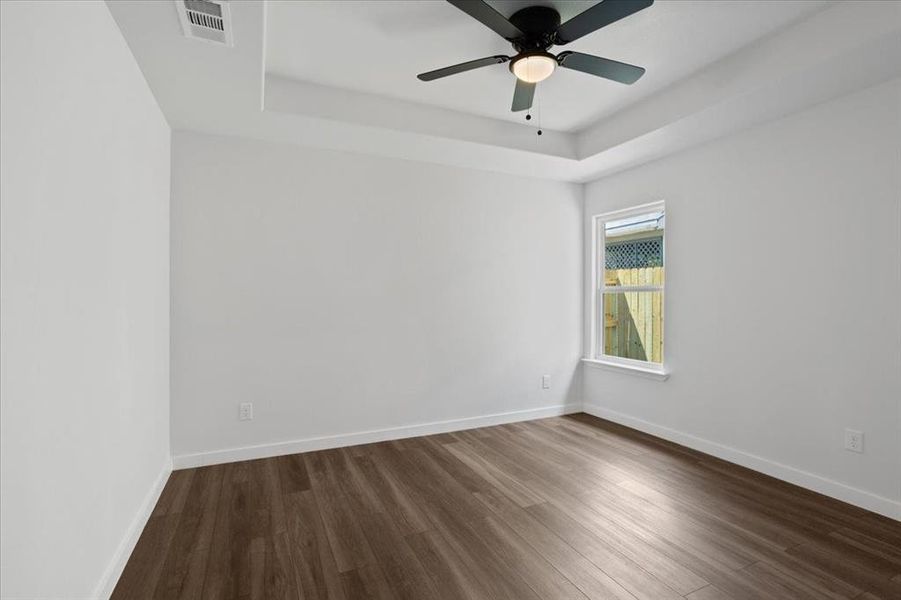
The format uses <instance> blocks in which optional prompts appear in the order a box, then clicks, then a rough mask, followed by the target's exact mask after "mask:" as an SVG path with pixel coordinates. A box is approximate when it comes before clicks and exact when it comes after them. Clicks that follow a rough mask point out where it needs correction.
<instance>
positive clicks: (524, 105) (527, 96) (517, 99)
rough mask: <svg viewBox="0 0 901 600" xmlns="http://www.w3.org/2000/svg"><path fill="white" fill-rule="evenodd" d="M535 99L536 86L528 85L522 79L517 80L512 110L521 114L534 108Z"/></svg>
mask: <svg viewBox="0 0 901 600" xmlns="http://www.w3.org/2000/svg"><path fill="white" fill-rule="evenodd" d="M534 97H535V84H534V83H526V82H525V81H523V80H522V79H519V78H517V79H516V88H515V89H514V90H513V106H511V107H510V110H512V111H513V112H519V111H521V110H529V109H530V108H532V99H533V98H534Z"/></svg>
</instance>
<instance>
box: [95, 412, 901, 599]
mask: <svg viewBox="0 0 901 600" xmlns="http://www.w3.org/2000/svg"><path fill="white" fill-rule="evenodd" d="M113 598H114V599H115V600H124V599H138V598H139V599H147V598H160V599H162V598H165V599H169V598H171V599H183V598H194V599H229V598H240V599H245V598H246V599H256V598H265V599H282V598H291V599H294V600H299V599H304V600H307V599H325V598H330V599H340V600H358V599H366V598H378V599H388V598H398V599H410V600H429V599H433V598H434V599H451V598H468V599H499V600H500V599H509V600H536V599H554V600H556V599H561V600H568V599H572V600H584V599H586V598H592V599H618V600H635V599H640V600H667V599H674V600H675V599H679V598H687V599H689V600H723V599H730V598H731V599H733V600H743V599H754V600H774V599H779V598H795V599H821V598H825V599H836V600H838V599H843V598H846V599H850V598H857V599H860V600H879V599H882V600H898V599H901V523H899V522H897V521H893V520H890V519H887V518H883V517H880V516H878V515H875V514H873V513H869V512H866V511H864V510H861V509H858V508H855V507H853V506H850V505H847V504H844V503H841V502H838V501H836V500H832V499H830V498H827V497H825V496H821V495H818V494H815V493H813V492H809V491H806V490H803V489H801V488H798V487H795V486H792V485H790V484H787V483H784V482H781V481H778V480H776V479H772V478H770V477H767V476H764V475H761V474H759V473H755V472H753V471H749V470H747V469H743V468H741V467H737V466H735V465H731V464H729V463H726V462H723V461H720V460H718V459H715V458H712V457H710V456H707V455H704V454H701V453H698V452H694V451H692V450H688V449H686V448H683V447H681V446H677V445H675V444H671V443H669V442H665V441H662V440H659V439H657V438H654V437H652V436H649V435H645V434H642V433H639V432H636V431H634V430H631V429H628V428H625V427H621V426H619V425H615V424H613V423H610V422H607V421H603V420H601V419H597V418H595V417H591V416H588V415H584V414H579V415H571V416H568V417H558V418H553V419H544V420H539V421H530V422H527V423H517V424H512V425H501V426H498V427H488V428H484V429H474V430H469V431H464V432H459V433H452V434H442V435H435V436H428V437H421V438H413V439H407V440H400V441H394V442H384V443H379V444H369V445H363V446H355V447H351V448H342V449H337V450H325V451H321V452H310V453H306V454H295V455H291V456H282V457H278V458H271V459H264V460H255V461H246V462H240V463H232V464H227V465H218V466H213V467H204V468H199V469H187V470H182V471H175V472H174V473H172V476H171V477H170V479H169V481H168V483H167V485H166V488H165V490H164V491H163V494H162V497H161V498H160V501H159V503H158V505H157V506H156V509H155V511H154V512H153V515H152V517H151V518H150V521H149V522H148V523H147V526H146V528H145V529H144V532H143V534H142V536H141V539H140V541H139V542H138V545H137V547H136V548H135V551H134V553H133V554H132V556H131V558H130V560H129V562H128V564H127V566H126V568H125V571H124V573H123V574H122V577H121V579H120V581H119V583H118V586H117V587H116V589H115V592H114V594H113Z"/></svg>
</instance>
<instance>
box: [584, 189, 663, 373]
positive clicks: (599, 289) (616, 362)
mask: <svg viewBox="0 0 901 600" xmlns="http://www.w3.org/2000/svg"><path fill="white" fill-rule="evenodd" d="M657 211H663V212H664V214H666V203H665V201H664V200H658V201H656V202H649V203H647V204H641V205H639V206H633V207H630V208H624V209H620V210H615V211H610V212H605V213H601V214H597V215H594V216H593V217H592V239H591V247H592V252H591V257H592V260H591V318H590V325H589V326H590V331H589V335H590V342H589V349H590V353H589V356H588V358H587V359H585V360H586V361H587V362H590V363H596V364H599V365H601V366H611V367H621V368H624V369H628V370H634V371H640V372H645V373H651V374H659V375H666V374H667V370H666V368H665V365H666V338H665V337H664V349H663V362H661V363H654V362H651V361H644V360H637V359H634V358H622V357H619V356H610V355H608V354H604V327H603V322H602V319H601V317H600V315H601V313H602V311H603V301H604V293H605V292H608V293H610V292H619V293H622V292H626V291H628V292H661V293H662V294H663V301H662V302H661V305H660V310H661V312H662V314H661V319H662V321H663V323H664V326H663V327H664V332H665V331H666V292H665V287H666V281H667V278H666V277H664V279H663V283H662V284H660V285H635V286H609V287H608V286H607V285H606V283H605V282H604V278H602V277H600V274H601V270H602V266H603V265H605V264H606V246H607V244H606V241H607V234H606V224H607V223H608V222H609V221H617V220H620V219H625V218H627V217H632V216H636V215H641V214H644V213H650V212H657ZM666 238H667V227H664V229H663V241H662V244H663V256H664V268H665V267H666ZM599 279H600V281H599Z"/></svg>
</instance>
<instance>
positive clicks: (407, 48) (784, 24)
mask: <svg viewBox="0 0 901 600" xmlns="http://www.w3.org/2000/svg"><path fill="white" fill-rule="evenodd" d="M538 1H541V0H538ZM525 4H527V2H513V1H505V2H499V1H497V2H492V5H493V6H495V7H496V8H497V9H498V10H499V11H500V12H501V13H503V14H505V15H509V14H512V13H513V12H514V11H515V10H517V9H518V8H519V7H522V6H523V5H525ZM553 4H554V6H556V7H557V8H558V10H559V11H560V12H561V13H562V14H563V17H564V18H567V17H568V16H571V15H574V14H577V13H578V12H580V11H582V10H584V9H585V8H587V7H589V6H591V5H592V4H594V2H554V3H553ZM107 5H108V6H109V7H110V11H111V13H112V15H113V18H114V19H115V20H116V23H117V24H118V26H119V28H120V30H121V31H122V34H123V36H124V37H125V40H126V41H127V43H128V45H129V47H130V48H131V50H132V53H133V54H134V56H135V58H136V59H137V61H138V64H139V65H140V67H141V69H142V71H143V73H144V76H145V77H146V79H147V82H148V84H149V86H150V88H151V90H152V91H153V93H154V95H155V97H156V99H157V101H158V103H159V105H160V108H161V109H162V111H163V113H164V114H165V116H166V118H167V120H168V121H169V124H170V125H171V126H172V128H173V129H176V130H178V129H186V130H193V131H200V132H206V133H212V134H220V135H233V136H242V137H251V138H257V139H265V140H271V141H276V142H282V143H290V144H298V145H304V146H310V147H316V148H322V149H327V150H334V151H341V152H349V153H366V154H374V155H379V156H386V157H392V158H399V159H405V160H413V161H425V162H432V163H439V164H444V165H450V166H456V167H464V168H472V169H481V170H488V171H496V172H502V173H510V174H515V175H517V176H525V177H540V178H548V179H556V180H562V181H575V182H581V181H590V180H593V179H597V178H598V177H603V176H605V175H608V174H610V173H614V172H616V171H619V170H622V169H625V168H629V167H631V166H635V165H638V164H641V163H643V162H647V161H649V160H654V159H656V158H659V157H661V156H665V155H666V154H670V153H673V152H676V151H679V150H683V149H685V148H689V147H691V146H693V145H697V144H700V143H704V142H706V141H709V140H712V139H715V138H717V137H721V136H724V135H728V134H729V133H732V132H734V131H737V130H739V129H742V128H745V127H749V126H752V125H754V124H758V123H763V122H767V121H771V120H773V119H777V118H780V117H782V116H784V115H787V114H790V113H791V112H795V111H798V110H801V109H803V108H805V107H807V106H811V105H812V104H815V103H818V102H823V101H826V100H829V99H830V98H834V97H837V96H839V95H842V94H847V93H850V92H852V91H854V90H859V89H863V88H865V87H868V86H872V85H876V84H878V83H880V82H883V81H887V80H889V79H892V78H898V77H901V2H881V1H875V0H874V1H867V0H847V1H841V2H825V3H824V2H819V1H817V2H814V1H811V0H805V1H800V2H798V1H791V0H780V1H778V2H777V1H759V2H749V1H744V0H703V1H700V2H692V1H689V0H678V1H675V2H668V1H666V0H657V2H656V3H655V4H654V5H653V6H652V7H650V8H648V9H646V10H643V11H641V12H640V13H638V14H636V15H633V16H632V17H629V18H627V19H624V20H623V21H620V22H617V23H614V24H612V25H610V26H609V27H606V28H604V29H602V30H600V31H598V32H595V33H593V34H590V35H589V36H586V37H585V38H583V39H581V40H578V41H576V42H574V43H573V44H570V45H569V47H572V48H574V49H577V50H580V51H585V52H591V53H596V54H599V55H602V56H607V57H610V58H613V59H618V60H622V61H625V62H630V63H633V64H637V65H641V66H644V67H646V68H647V73H646V75H645V76H644V77H643V78H642V79H641V80H640V81H639V82H638V83H636V84H635V85H633V86H625V85H619V84H616V83H612V82H607V81H604V80H601V79H598V78H594V77H591V76H588V75H584V74H581V73H575V72H567V71H565V70H561V71H560V72H558V73H555V74H554V75H553V76H552V77H551V78H550V79H549V80H548V81H546V82H544V83H542V84H540V86H539V89H540V91H539V93H538V95H537V101H538V104H539V105H540V116H541V121H542V128H543V129H544V135H543V136H541V137H537V136H536V135H535V131H536V127H535V121H537V119H535V120H533V121H532V122H530V123H526V122H525V121H523V120H521V116H516V115H511V113H510V111H509V105H510V100H511V96H512V86H513V79H512V75H511V74H510V73H509V72H508V71H507V70H506V69H505V67H504V65H497V66H495V67H488V68H485V69H481V70H478V71H471V72H468V73H463V74H460V75H458V76H454V77H449V78H447V79H445V80H439V81H434V82H430V83H424V82H420V81H418V80H417V79H416V77H415V76H416V74H417V73H420V72H422V71H426V70H430V69H433V68H438V67H441V66H446V65H449V64H453V63H457V62H460V61H463V60H467V59H473V58H477V57H481V56H487V55H491V54H494V53H498V52H502V53H507V51H508V50H507V48H506V44H505V42H504V41H503V40H502V39H500V38H499V37H498V36H496V35H495V34H494V33H492V32H491V31H490V30H488V29H486V28H485V27H483V26H482V25H480V24H479V23H477V22H475V21H473V20H472V19H471V18H469V17H468V16H466V15H465V14H464V13H462V12H461V11H459V10H457V9H456V8H454V7H453V6H451V5H449V4H447V3H445V2H442V1H438V0H433V1H428V2H426V1H423V2H419V1H413V0H409V1H401V2H392V1H388V0H377V1H364V2H354V1H350V0H335V1H331V2H319V1H310V0H304V1H297V2H287V1H284V0H264V1H260V0H229V5H230V7H231V11H230V12H231V16H232V24H233V30H234V40H235V43H234V46H233V47H223V46H219V45H215V44H210V43H205V42H201V41H197V40H192V39H188V38H185V37H184V35H182V31H181V26H180V24H179V20H178V15H177V11H176V8H175V2H174V0H107ZM536 108H537V107H536ZM536 112H539V111H536ZM536 116H538V115H536Z"/></svg>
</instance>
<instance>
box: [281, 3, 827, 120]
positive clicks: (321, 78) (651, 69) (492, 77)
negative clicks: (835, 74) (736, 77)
mask: <svg viewBox="0 0 901 600" xmlns="http://www.w3.org/2000/svg"><path fill="white" fill-rule="evenodd" d="M490 4H491V5H492V6H493V7H494V8H495V9H496V10H498V12H500V13H501V14H503V15H505V16H507V17H509V16H510V15H512V14H513V13H514V12H516V11H517V10H519V9H520V8H524V7H526V6H530V5H535V4H543V5H548V6H553V7H554V8H556V9H557V11H558V12H559V13H560V14H561V18H562V19H563V20H564V21H565V20H566V19H568V18H571V17H573V16H575V15H576V14H578V13H580V12H582V11H583V10H585V9H587V8H588V7H590V6H592V5H594V4H597V2H596V1H560V0H557V1H552V2H548V1H537V2H536V1H534V0H525V1H522V0H521V1H503V2H500V1H493V2H490ZM825 4H826V2H825V1H819V0H818V1H813V0H781V1H779V2H761V1H759V0H755V1H751V0H727V1H716V0H699V1H690V0H678V1H666V0H658V2H656V3H655V4H654V5H653V6H651V7H649V8H647V9H645V10H642V11H640V12H638V13H636V14H634V15H632V16H630V17H628V18H626V19H623V20H621V21H618V22H616V23H613V24H612V25H609V26H607V27H605V28H603V29H601V30H599V31H597V32H595V33H592V34H589V35H588V36H585V37H584V38H582V39H580V40H577V41H575V42H573V43H572V44H568V45H567V46H566V48H565V49H566V50H577V51H580V52H586V53H589V54H596V55H599V56H603V57H607V58H612V59H615V60H619V61H621V62H628V63H632V64H636V65H639V66H643V67H645V68H646V69H647V72H646V73H645V75H644V77H643V78H642V79H640V80H639V81H638V82H637V83H635V84H634V85H631V86H628V85H622V84H619V83H615V82H612V81H608V80H604V79H599V78H596V77H591V76H589V75H585V74H583V73H578V72H575V71H570V70H566V69H560V70H558V71H557V72H556V73H555V74H554V75H553V76H552V77H551V78H550V79H548V80H547V81H545V82H543V83H541V84H540V85H539V86H538V93H537V95H536V101H535V102H536V104H535V108H536V113H540V116H541V125H542V127H543V128H545V129H552V130H557V131H563V132H573V131H578V130H581V129H583V128H585V127H586V126H588V125H591V124H593V123H595V122H597V121H598V120H599V119H602V118H604V117H607V116H609V115H610V114H612V113H614V112H616V111H617V110H619V109H621V108H623V107H624V106H626V105H628V104H630V103H634V102H636V101H638V100H640V99H642V98H646V97H648V96H650V95H652V94H654V93H656V92H658V91H660V90H661V89H663V88H665V87H666V86H668V85H671V84H672V83H674V82H676V81H678V80H680V79H682V78H684V77H685V76H687V75H689V74H691V73H693V72H695V71H697V70H699V69H700V68H702V67H704V66H706V65H708V64H710V63H712V62H714V61H716V60H718V59H720V58H722V57H724V56H726V55H728V54H731V53H733V52H735V51H736V50H738V49H739V48H741V47H743V46H746V45H748V44H750V43H751V42H753V41H755V40H757V39H759V38H761V37H763V36H765V35H767V34H769V33H771V32H773V31H776V30H778V29H780V28H782V27H784V26H786V25H787V24H789V23H792V22H794V21H796V20H798V19H799V18H803V17H805V16H808V15H810V14H812V13H814V12H816V11H818V10H821V9H822V8H823V7H824V6H825ZM266 23H267V27H266V30H267V31H266V70H267V72H268V73H271V74H274V75H278V76H281V77H285V78H289V79H295V80H301V81H307V82H313V83H317V84H322V85H327V86H332V87H336V88H341V89H346V90H353V91H356V92H366V93H370V94H376V95H380V96H387V97H391V98H398V99H403V100H408V101H412V102H417V103H422V104H427V105H433V106H439V107H443V108H449V109H453V110H455V111H460V112H465V113H470V114H474V115H480V116H485V117H491V118H495V119H504V120H508V121H513V122H517V123H521V122H522V120H523V114H522V113H512V112H511V111H510V102H511V99H512V96H513V85H514V76H513V75H512V74H511V73H510V72H509V70H508V69H507V65H495V66H492V67H486V68H483V69H478V70H475V71H470V72H467V73H463V74H460V75H455V76H453V77H448V78H445V79H440V80H437V81H433V82H429V83H424V82H421V81H419V80H418V79H416V77H415V76H416V74H417V73H421V72H424V71H429V70H432V69H436V68H439V67H444V66H447V65H451V64H456V63H460V62H464V61H466V60H472V59H475V58H482V57H484V56H492V55H495V54H505V55H512V54H513V53H514V52H513V49H512V48H511V46H510V44H509V43H508V42H507V41H506V40H504V39H502V38H501V37H500V36H498V35H497V34H495V33H494V32H493V31H491V30H490V29H488V28H487V27H485V26H484V25H482V24H481V23H479V22H477V21H475V20H474V19H472V18H471V17H469V16H468V15H466V14H465V13H463V12H462V11H460V10H459V9H457V8H455V7H454V6H452V5H450V4H448V3H446V2H411V1H409V0H406V1H405V0H400V1H384V0H383V1H378V2H373V1H372V0H363V1H347V0H345V1H342V2H335V1H331V2H327V1H305V2H289V1H270V2H269V6H268V12H267V18H266ZM561 49H562V48H560V49H558V50H557V51H560V50H561Z"/></svg>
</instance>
